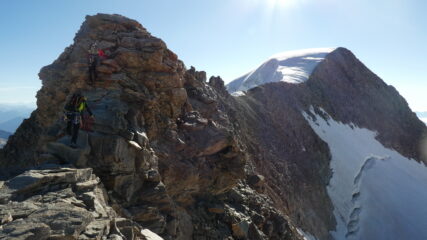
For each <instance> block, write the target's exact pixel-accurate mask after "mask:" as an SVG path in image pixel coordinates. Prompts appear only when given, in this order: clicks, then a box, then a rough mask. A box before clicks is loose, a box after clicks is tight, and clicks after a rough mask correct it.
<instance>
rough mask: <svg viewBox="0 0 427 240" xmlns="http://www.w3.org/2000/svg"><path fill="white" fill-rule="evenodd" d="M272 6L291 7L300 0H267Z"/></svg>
mask: <svg viewBox="0 0 427 240" xmlns="http://www.w3.org/2000/svg"><path fill="white" fill-rule="evenodd" d="M265 1H267V3H268V5H269V6H270V7H289V6H292V5H293V4H295V3H296V1H298V0H265Z"/></svg>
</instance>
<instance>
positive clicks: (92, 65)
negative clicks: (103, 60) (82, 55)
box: [88, 42, 99, 84]
mask: <svg viewBox="0 0 427 240" xmlns="http://www.w3.org/2000/svg"><path fill="white" fill-rule="evenodd" d="M98 54H99V52H98V44H97V43H96V42H94V43H93V44H92V45H91V46H90V47H89V55H88V65H89V83H90V84H93V83H94V82H95V81H96V79H97V77H98V75H97V73H96V65H97V64H98V58H99V55H98Z"/></svg>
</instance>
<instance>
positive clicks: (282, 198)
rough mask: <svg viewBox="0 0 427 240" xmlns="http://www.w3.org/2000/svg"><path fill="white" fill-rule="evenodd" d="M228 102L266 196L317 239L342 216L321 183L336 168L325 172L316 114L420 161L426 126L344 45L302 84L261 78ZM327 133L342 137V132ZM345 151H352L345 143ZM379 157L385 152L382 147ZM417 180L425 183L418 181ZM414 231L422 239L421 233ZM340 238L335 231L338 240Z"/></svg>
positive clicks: (328, 156)
mask: <svg viewBox="0 0 427 240" xmlns="http://www.w3.org/2000/svg"><path fill="white" fill-rule="evenodd" d="M235 100H236V102H237V104H235V105H234V107H233V109H232V111H233V112H235V113H236V114H237V115H238V117H237V119H238V120H236V121H239V125H240V129H241V130H242V133H243V135H244V136H243V137H242V138H244V139H245V141H244V142H245V143H247V146H248V151H249V152H250V154H251V155H252V159H253V160H252V161H253V164H254V166H255V170H254V171H255V172H258V173H259V174H262V175H265V176H266V178H267V183H268V188H270V190H268V194H269V195H270V196H271V197H272V198H273V199H274V201H275V203H276V206H277V207H279V208H281V209H282V210H283V211H284V212H286V213H287V214H288V215H289V216H290V217H291V219H292V221H293V222H294V223H295V224H296V225H297V226H300V227H301V228H302V229H303V230H304V231H305V232H308V233H312V234H313V235H315V236H316V237H317V238H319V239H329V238H330V237H331V236H330V235H329V231H332V232H334V231H335V230H336V229H342V228H341V226H340V225H339V224H340V223H341V219H340V217H339V216H338V215H336V214H335V211H336V209H337V208H338V205H337V203H336V201H335V200H336V198H334V197H333V196H332V195H331V194H330V191H329V187H328V186H330V184H331V183H332V182H331V181H332V180H333V179H334V174H337V173H336V170H334V171H331V170H330V168H331V169H334V168H333V166H332V164H333V163H334V152H333V151H332V150H333V149H332V147H333V146H331V144H330V143H329V142H328V141H325V139H324V138H322V135H321V134H319V132H317V130H316V128H315V127H314V126H317V125H316V124H314V125H313V122H316V119H319V118H325V119H328V118H330V119H332V120H333V121H334V122H340V123H342V124H345V125H347V126H349V127H350V128H355V127H357V128H360V129H368V130H370V131H374V132H376V133H377V134H376V135H374V136H375V141H378V142H379V144H380V145H382V146H383V148H384V147H385V148H388V149H392V150H393V151H395V152H397V153H399V154H400V155H401V156H402V157H400V158H399V159H401V158H407V159H415V160H417V161H422V162H426V160H427V158H426V156H425V155H423V154H424V153H423V148H425V146H423V145H422V144H424V142H423V139H424V137H425V136H426V127H425V125H424V124H423V123H422V122H421V121H420V120H419V119H418V118H417V117H416V115H415V114H414V113H413V112H412V111H411V110H410V109H409V107H408V104H407V103H406V101H405V100H404V99H403V98H402V97H401V96H400V95H399V93H398V92H397V91H396V90H395V89H394V88H393V87H391V86H388V85H386V84H385V83H384V82H383V81H382V80H381V79H380V78H378V77H377V76H376V75H375V74H374V73H372V72H371V71H370V70H369V69H367V68H366V67H365V66H364V65H363V64H362V63H361V62H360V61H359V60H358V59H357V58H356V57H355V56H354V55H353V54H352V53H351V52H350V51H348V50H346V49H343V48H338V49H336V50H334V51H333V52H331V53H329V54H328V55H327V56H326V58H325V60H324V61H322V62H320V63H319V64H318V66H317V67H316V69H315V70H314V71H313V73H312V74H311V75H310V76H309V80H308V81H307V82H305V83H302V84H290V83H286V82H274V83H267V84H262V85H259V86H257V87H254V88H252V89H249V90H248V91H247V92H246V94H245V95H243V96H240V97H236V98H235ZM228 102H231V101H228ZM305 114H308V115H309V116H310V117H312V119H313V120H312V121H309V119H311V118H307V117H306V115H305ZM332 120H331V121H332ZM319 121H320V120H319ZM243 129H248V130H244V131H243ZM325 131H326V130H325ZM334 134H338V136H341V134H342V135H345V132H337V133H334ZM356 139H357V138H356ZM358 144H361V145H364V144H369V142H366V143H364V142H360V143H358ZM356 146H357V145H356ZM346 154H348V156H353V155H356V156H358V155H357V151H356V148H354V149H353V148H352V147H351V146H350V147H349V148H348V150H347V153H346ZM378 155H379V156H383V157H384V154H382V153H381V152H379V153H378ZM341 156H342V155H341ZM365 157H366V156H361V157H360V158H361V160H365V159H364V158H365ZM359 160H360V159H359ZM399 161H400V160H399ZM407 161H408V162H409V160H407ZM405 164H406V163H405ZM398 172H399V171H398ZM341 174H344V175H345V173H341ZM331 177H332V178H331ZM362 178H364V177H362ZM411 181H412V180H411V179H409V178H408V182H411ZM338 182H340V180H338ZM412 182H413V181H412ZM417 184H418V185H417V186H419V187H425V185H424V183H423V182H417ZM342 199H345V198H342ZM420 199H421V200H422V199H423V198H422V196H421V197H420ZM342 204H345V205H346V204H347V203H346V202H342ZM388 207H391V206H390V205H388ZM334 209H335V211H334ZM389 210H390V211H391V209H389ZM391 212H392V211H391ZM343 214H344V215H346V214H351V212H345V213H343ZM346 216H347V215H346ZM397 216H398V215H396V217H397ZM347 220H348V219H347ZM350 222H351V220H350V221H345V224H344V225H346V226H345V229H346V231H345V232H348V233H351V232H352V230H351V229H352V227H353V225H352V224H350ZM337 223H338V225H337ZM409 223H410V222H407V223H406V224H405V225H404V226H401V228H400V231H402V232H403V233H402V234H408V235H407V236H413V235H410V232H411V231H412V230H411V225H410V224H409ZM378 227H379V226H378ZM347 228H348V229H347ZM378 229H380V228H378ZM362 232H363V231H362ZM377 233H378V232H377ZM420 234H421V236H422V237H425V236H423V232H420ZM396 236H399V234H396ZM344 238H345V235H344ZM344 238H343V237H342V235H340V237H338V238H337V239H344Z"/></svg>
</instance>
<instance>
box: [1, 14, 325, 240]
mask: <svg viewBox="0 0 427 240" xmlns="http://www.w3.org/2000/svg"><path fill="white" fill-rule="evenodd" d="M94 41H97V42H98V47H99V48H102V49H105V51H106V53H107V55H108V56H109V57H108V59H106V60H103V61H102V62H101V64H100V65H99V66H98V67H97V71H98V81H97V82H95V83H94V84H93V85H88V78H89V76H88V66H87V53H88V48H89V46H90V45H91V44H92V43H93V42H94ZM39 76H40V79H41V80H42V83H43V87H42V88H41V90H40V91H39V92H38V94H37V106H38V107H37V110H35V111H34V112H33V113H32V115H31V117H30V118H29V119H27V120H25V121H24V122H23V124H22V125H21V126H20V127H19V129H18V130H17V131H16V133H15V134H14V135H13V136H11V137H10V138H9V142H8V144H7V145H6V146H5V148H4V149H3V150H2V151H1V159H0V160H1V161H0V167H1V172H2V175H1V176H2V179H1V180H4V181H2V182H0V204H1V205H0V219H1V223H0V228H1V230H0V238H2V239H48V238H49V239H52V238H54V239H62V238H66V239H155V236H153V233H151V232H150V231H148V230H144V231H143V232H142V233H141V229H145V228H147V229H149V230H151V231H153V232H155V233H157V234H158V235H160V236H162V237H163V238H165V239H298V238H299V237H298V236H297V234H294V233H293V232H295V229H294V228H292V229H291V226H290V225H288V222H287V220H286V219H285V217H284V215H282V214H281V213H280V212H279V211H278V210H276V209H275V208H274V207H273V205H272V203H271V200H269V198H268V197H267V196H266V195H262V194H259V193H258V192H257V191H259V192H261V191H262V188H263V183H264V181H263V177H262V176H258V175H256V174H252V175H247V174H246V173H245V167H246V170H248V169H251V168H252V167H249V166H247V165H246V162H247V158H248V155H247V154H245V152H244V151H242V148H244V147H245V146H246V144H245V143H243V142H242V141H243V140H245V139H239V136H241V135H240V134H238V132H239V131H240V130H236V129H237V128H235V127H236V126H237V125H236V124H237V123H235V122H233V121H235V120H236V119H235V118H230V117H229V116H228V115H227V111H228V110H229V109H228V108H227V107H226V106H224V104H223V102H222V101H223V99H226V98H229V99H231V97H230V96H229V95H228V93H226V92H225V88H224V86H223V82H222V81H221V80H220V79H217V78H212V79H211V80H210V84H207V83H206V74H205V73H204V72H197V71H195V69H193V68H192V69H190V70H186V68H185V66H184V64H183V63H182V62H181V61H179V60H178V58H177V56H176V55H175V54H174V53H173V52H171V51H170V50H168V49H167V47H166V45H165V43H164V42H163V41H162V40H160V39H158V38H156V37H153V36H151V34H150V33H148V32H147V31H146V30H145V29H144V28H143V27H142V26H141V25H140V24H139V23H137V22H136V21H133V20H130V19H128V18H125V17H122V16H119V15H106V14H98V15H95V16H88V17H87V18H86V21H85V22H84V23H83V24H82V26H81V29H80V30H79V32H78V33H77V34H76V37H75V39H74V43H73V44H72V45H71V46H69V47H67V48H66V49H65V51H64V52H63V53H62V54H61V55H60V56H59V58H58V59H57V60H55V62H54V63H52V64H51V65H49V66H46V67H44V68H43V69H42V70H41V71H40V74H39ZM76 91H81V92H82V93H83V95H85V96H86V97H87V98H88V104H89V106H90V107H91V108H92V111H93V112H94V115H95V117H96V122H95V124H94V126H93V130H94V131H93V132H83V131H81V132H80V136H79V141H78V148H76V149H73V148H70V147H69V146H68V143H69V141H70V139H69V137H68V136H65V137H61V132H62V131H63V129H64V125H65V123H64V122H62V121H61V116H62V114H63V107H64V105H65V103H66V101H67V99H69V98H70V96H71V95H72V94H73V93H74V92H76ZM233 101H234V100H233ZM248 140H249V139H248ZM319 144H321V143H319ZM255 145H256V144H253V146H255ZM250 146H252V145H250ZM260 153H262V152H260ZM260 160H261V159H260ZM253 162H256V161H252V160H251V161H250V162H249V163H251V164H252V163H253ZM258 163H260V162H258ZM259 166H262V164H260V165H259ZM92 169H93V170H92ZM92 172H93V173H92ZM252 172H254V171H252ZM261 172H262V171H261ZM249 184H250V185H249ZM271 186H272V185H271ZM277 186H280V185H277ZM319 189H322V188H320V187H319ZM319 191H320V190H319ZM284 197H287V196H284ZM150 237H151V238H150Z"/></svg>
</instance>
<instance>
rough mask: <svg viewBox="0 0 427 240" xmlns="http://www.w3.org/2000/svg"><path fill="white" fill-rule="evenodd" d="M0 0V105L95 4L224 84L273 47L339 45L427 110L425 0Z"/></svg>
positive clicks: (26, 92) (30, 91)
mask: <svg viewBox="0 0 427 240" xmlns="http://www.w3.org/2000/svg"><path fill="white" fill-rule="evenodd" d="M0 5H1V9H2V10H3V12H2V14H1V15H0V20H1V21H0V25H1V29H2V30H3V31H2V36H3V37H2V38H0V44H1V45H2V46H3V49H2V53H3V55H2V57H1V58H0V66H2V67H1V71H2V73H3V74H2V76H1V81H0V103H12V102H14V103H17V102H35V98H34V96H35V93H36V91H37V90H38V89H39V88H40V86H41V82H40V80H38V76H37V74H38V72H39V70H40V68H41V67H43V66H46V65H48V64H51V63H52V62H53V61H54V60H55V59H56V58H57V57H58V56H59V55H60V54H61V53H62V52H63V50H64V48H65V47H67V46H68V45H70V44H71V43H72V41H73V38H74V35H75V33H76V32H77V31H78V29H79V27H80V25H81V23H82V22H83V21H84V17H85V15H93V14H96V13H98V12H102V13H117V14H121V15H124V16H126V17H129V18H132V19H135V20H137V21H138V22H140V23H141V24H142V25H143V26H144V27H145V28H147V29H148V31H150V32H151V33H152V34H153V35H154V36H157V37H160V38H161V39H163V40H164V41H165V42H166V43H167V45H168V47H169V48H170V49H171V50H173V51H174V52H175V53H177V54H178V56H179V58H180V59H181V60H183V61H184V63H185V64H186V65H187V67H189V66H195V67H196V69H198V70H204V71H206V72H207V74H208V76H210V75H220V76H221V77H222V78H223V79H224V80H225V81H226V82H229V81H231V80H234V79H235V78H238V77H240V76H242V75H244V74H246V73H247V72H249V71H250V70H253V69H255V68H256V67H257V66H259V65H260V64H261V63H262V62H264V61H266V60H267V59H268V58H269V57H270V56H272V55H274V54H277V53H279V52H284V51H289V50H297V49H306V48H318V47H346V48H348V49H349V50H351V51H352V52H353V53H354V54H355V55H356V56H357V57H358V58H359V59H360V60H361V61H362V62H363V63H365V64H366V65H367V66H368V67H369V68H370V69H371V70H372V71H373V72H374V73H376V74H378V75H379V76H380V77H381V78H382V79H383V80H384V81H385V82H386V83H387V84H390V85H393V86H394V87H395V88H396V89H397V90H398V91H399V92H400V93H401V95H403V96H404V97H405V98H406V100H407V101H408V103H409V105H410V107H411V108H412V110H414V111H427V101H425V100H426V98H425V91H426V90H427V81H425V78H426V77H425V76H427V69H426V68H425V66H427V59H426V58H425V53H426V52H427V46H426V44H425V42H426V41H427V31H426V29H427V17H426V15H425V12H426V11H427V2H421V1H413V0H409V1H404V0H378V1H375V2H372V1H368V0H359V1H358V0H349V1H345V2H343V1H339V0H323V1H315V0H218V1H209V2H208V1H203V2H201V1H195V0H183V1H178V2H170V1H166V0H161V1H155V2H152V1H147V0H142V1H141V0H126V1H120V2H118V1H113V0H107V1H100V0H95V1H90V2H88V1H83V0H77V1H72V2H58V1H54V0H45V1H38V2H25V3H24V2H23V1H13V2H9V1H7V2H6V1H3V2H1V3H0ZM423 80H424V81H423Z"/></svg>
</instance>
